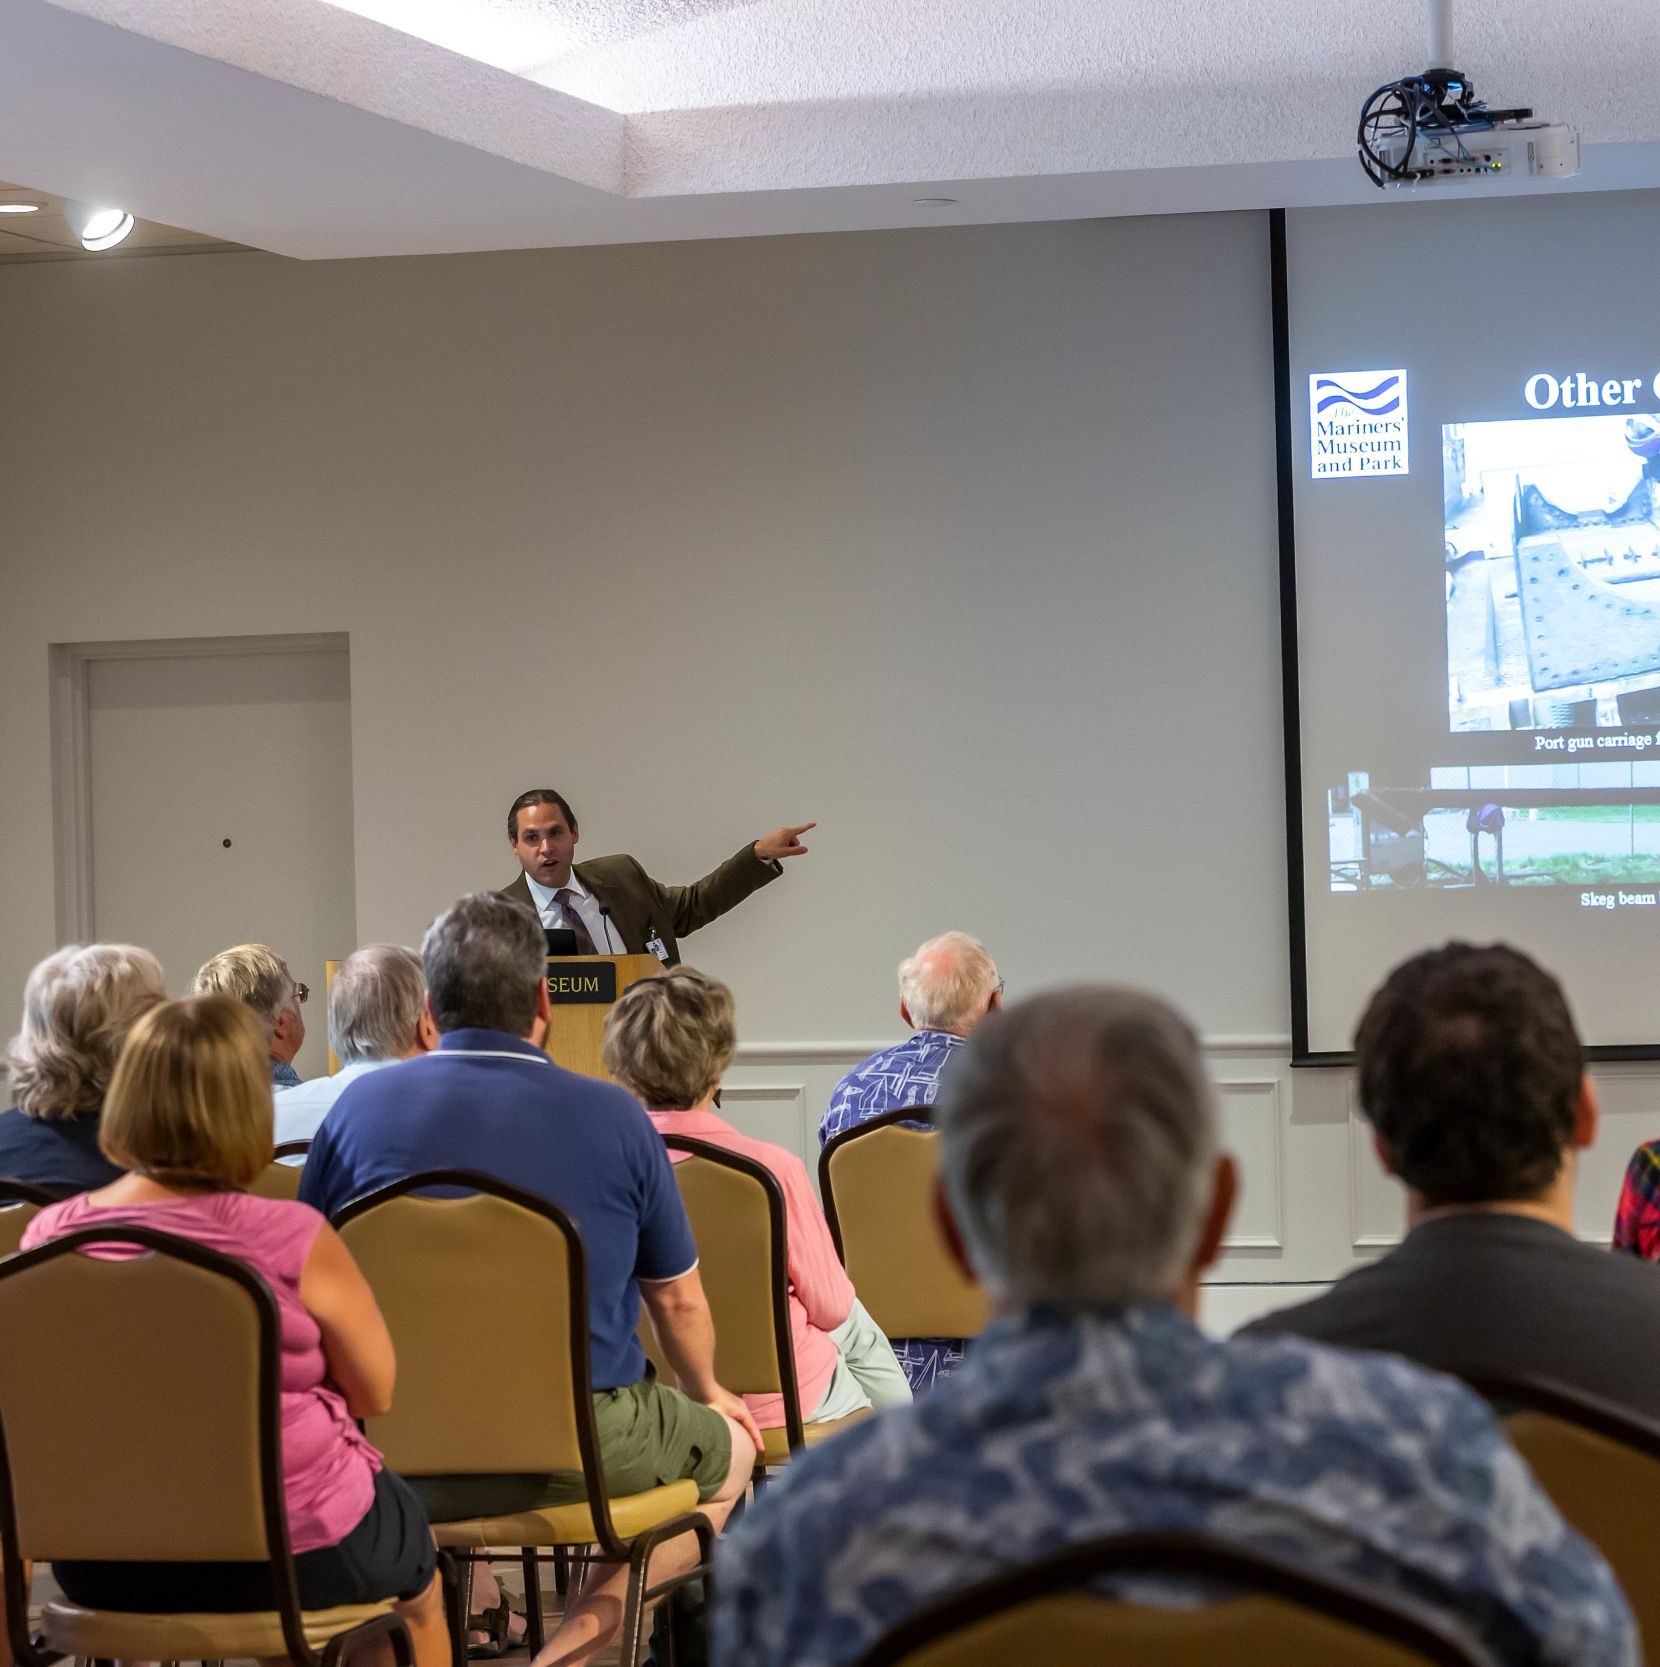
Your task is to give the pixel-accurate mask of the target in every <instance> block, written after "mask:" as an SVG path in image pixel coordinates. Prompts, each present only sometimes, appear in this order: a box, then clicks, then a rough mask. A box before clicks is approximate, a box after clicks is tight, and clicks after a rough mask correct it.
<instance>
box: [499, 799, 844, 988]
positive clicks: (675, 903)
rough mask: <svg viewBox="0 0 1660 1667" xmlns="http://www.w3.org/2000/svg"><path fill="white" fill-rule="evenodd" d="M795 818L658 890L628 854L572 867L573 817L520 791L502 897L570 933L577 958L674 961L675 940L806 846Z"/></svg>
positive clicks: (563, 806)
mask: <svg viewBox="0 0 1660 1667" xmlns="http://www.w3.org/2000/svg"><path fill="white" fill-rule="evenodd" d="M816 826H817V824H816V823H813V822H802V823H799V824H797V825H796V826H794V827H783V828H775V829H774V830H773V831H772V832H771V833H769V834H767V835H766V836H765V837H764V838H762V839H758V840H756V841H755V842H754V844H752V845H746V846H744V848H743V849H742V850H741V851H739V852H738V853H737V854H736V855H735V856H732V857H728V858H727V860H726V861H725V862H723V863H722V864H721V865H720V867H719V868H717V869H715V870H714V872H713V873H710V874H705V875H704V876H703V878H702V879H701V880H698V881H695V882H694V883H693V884H691V885H689V886H665V885H662V884H661V883H660V882H658V881H656V880H654V879H652V877H651V876H650V875H649V874H648V873H646V871H645V870H644V869H643V868H642V867H641V866H640V865H639V863H638V862H636V861H635V860H634V858H633V857H627V856H617V857H595V858H594V859H593V861H591V862H581V863H574V864H573V862H572V858H573V857H574V855H575V853H576V841H577V826H576V813H575V812H574V811H573V810H572V809H571V807H570V803H569V801H568V800H566V799H565V797H564V796H563V795H562V794H559V793H556V792H555V791H554V790H553V789H552V788H551V787H535V788H532V789H531V790H530V792H528V793H521V794H520V795H519V796H518V798H516V799H515V800H514V801H513V804H512V807H511V808H510V809H509V811H508V813H507V843H508V844H509V845H511V846H512V847H513V854H514V856H516V857H517V858H518V859H519V869H520V872H519V877H518V878H517V879H516V880H514V881H513V883H512V884H511V885H508V886H503V887H502V891H501V895H502V896H503V897H511V898H513V899H514V900H515V901H516V902H519V903H524V904H526V905H527V906H528V907H529V909H530V911H531V913H532V914H534V915H536V916H537V917H538V918H539V919H540V920H541V922H542V925H543V926H544V927H552V928H559V927H565V928H568V929H569V930H571V931H572V932H574V933H575V934H576V945H577V953H578V954H582V955H591V954H600V955H641V954H645V953H647V952H649V953H651V954H654V955H656V956H657V957H658V958H659V959H660V960H662V961H664V962H666V963H667V964H668V965H670V966H673V965H674V964H675V963H676V962H677V961H679V959H680V946H679V940H680V939H681V938H683V937H684V936H685V935H686V934H687V933H688V932H695V931H696V930H697V929H698V928H699V927H700V926H707V925H708V924H709V922H710V921H712V920H716V919H718V918H719V917H720V916H721V915H723V914H725V913H726V911H727V910H728V909H734V908H736V907H737V906H738V904H740V903H741V902H743V900H744V899H745V898H746V897H748V896H749V894H750V893H751V892H754V891H759V890H760V889H761V887H762V886H764V885H766V884H767V883H768V881H770V880H774V879H776V878H777V877H778V875H779V873H780V872H781V865H782V863H783V860H784V859H785V858H786V857H799V856H801V855H802V854H803V853H804V852H805V851H806V849H807V847H806V846H805V845H803V844H802V843H801V836H802V834H804V833H806V832H807V831H808V830H809V829H810V828H813V827H816Z"/></svg>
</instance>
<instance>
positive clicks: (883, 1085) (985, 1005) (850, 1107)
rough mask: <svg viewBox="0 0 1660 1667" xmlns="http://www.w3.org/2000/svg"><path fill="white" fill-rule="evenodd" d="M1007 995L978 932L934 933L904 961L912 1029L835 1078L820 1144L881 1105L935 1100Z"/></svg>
mask: <svg viewBox="0 0 1660 1667" xmlns="http://www.w3.org/2000/svg"><path fill="white" fill-rule="evenodd" d="M1002 1000H1003V980H1002V979H1001V978H999V977H998V976H997V968H996V966H995V964H994V963H993V961H992V958H991V956H990V955H988V954H987V953H986V946H985V945H984V944H983V943H981V942H980V941H979V939H978V938H971V937H970V936H969V935H968V934H967V933H966V932H946V933H944V934H943V935H942V936H940V937H937V938H930V939H929V940H928V941H927V943H925V944H923V945H922V947H921V948H920V949H918V950H917V952H916V954H914V955H912V956H910V957H909V958H908V959H906V960H903V961H901V962H900V963H899V1017H900V1018H901V1019H902V1020H903V1021H904V1022H905V1024H906V1025H907V1026H909V1028H910V1031H911V1034H910V1035H909V1036H907V1037H906V1038H905V1040H904V1041H903V1042H896V1043H895V1044H894V1045H893V1046H892V1047H891V1048H883V1049H882V1051H881V1052H880V1053H873V1054H872V1055H871V1056H870V1058H869V1059H865V1060H861V1061H860V1062H859V1064H857V1065H855V1066H854V1067H853V1069H852V1070H851V1071H849V1072H848V1073H847V1075H846V1076H845V1077H843V1078H842V1080H841V1081H840V1082H838V1083H837V1084H836V1088H835V1092H834V1093H833V1094H831V1096H830V1106H829V1109H828V1110H827V1111H826V1112H825V1114H824V1116H823V1117H822V1118H821V1119H820V1121H819V1126H818V1141H819V1145H820V1146H825V1145H828V1144H829V1142H830V1141H832V1140H834V1139H835V1137H836V1136H837V1135H839V1134H845V1133H846V1131H847V1130H849V1129H851V1128H852V1127H853V1126H854V1125H855V1124H857V1123H866V1122H869V1120H870V1119H871V1118H872V1117H880V1116H881V1115H882V1114H883V1113H884V1112H889V1111H900V1110H902V1109H903V1108H904V1107H906V1106H931V1105H932V1104H933V1103H934V1099H935V1096H936V1095H937V1094H938V1093H939V1081H940V1072H941V1071H943V1070H944V1069H945V1067H946V1065H947V1064H948V1063H949V1061H950V1059H951V1056H952V1055H953V1054H954V1053H956V1051H957V1050H958V1049H959V1048H960V1047H961V1046H962V1045H963V1043H964V1042H965V1041H966V1040H967V1039H968V1037H969V1036H970V1035H971V1034H972V1032H973V1030H974V1027H975V1026H976V1025H977V1024H979V1022H980V1021H981V1020H982V1019H983V1018H984V1017H985V1016H986V1015H987V1014H988V1013H993V1012H995V1011H996V1010H997V1008H998V1007H999V1006H1000V1005H1001V1004H1002ZM915 1126H916V1127H917V1128H924V1127H926V1124H924V1123H918V1124H916V1125H915Z"/></svg>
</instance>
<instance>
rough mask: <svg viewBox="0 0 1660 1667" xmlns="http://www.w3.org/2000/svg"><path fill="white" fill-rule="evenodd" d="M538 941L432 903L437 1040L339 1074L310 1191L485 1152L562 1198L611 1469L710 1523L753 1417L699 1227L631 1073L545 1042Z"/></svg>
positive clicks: (542, 1481) (623, 1483)
mask: <svg viewBox="0 0 1660 1667" xmlns="http://www.w3.org/2000/svg"><path fill="white" fill-rule="evenodd" d="M545 956H546V947H545V944H544V941H543V935H542V928H541V924H540V923H539V922H538V920H537V919H536V917H535V915H534V914H532V913H531V911H530V910H529V909H527V908H525V907H524V905H523V904H521V903H517V902H514V901H512V900H510V899H508V898H505V897H501V896H499V895H497V894H495V893H493V892H475V893H473V894H472V895H471V896H469V897H464V898H462V899H461V901H460V902H459V903H457V904H455V906H454V907H453V908H451V909H449V910H448V911H446V912H445V913H444V914H442V915H440V916H439V917H438V919H437V920H435V921H434V922H433V923H432V926H431V927H430V928H429V929H428V931H427V935H426V937H425V939H424V940H423V942H422V944H421V959H422V962H423V964H424V966H425V970H426V979H427V1004H428V1008H429V1010H430V1012H431V1014H432V1018H433V1022H434V1023H435V1024H436V1025H437V1027H438V1031H439V1038H440V1039H439V1043H438V1048H437V1050H436V1051H435V1052H433V1053H429V1054H425V1055H422V1056H420V1057H418V1058H415V1059H408V1060H404V1061H402V1062H400V1063H398V1064H396V1065H388V1066H387V1067H386V1068H385V1069H384V1070H380V1071H376V1072H374V1073H373V1074H372V1075H369V1076H364V1077H360V1078H359V1079H358V1080H357V1081H356V1082H353V1083H352V1084H351V1085H350V1086H349V1087H347V1088H346V1089H345V1091H344V1092H343V1093H342V1094H341V1096H340V1098H339V1099H338V1100H337V1101H336V1102H335V1104H334V1107H333V1109H332V1110H331V1111H330V1112H329V1114H328V1116H327V1118H325V1119H324V1122H323V1125H322V1127H321V1128H320V1129H319V1130H318V1131H317V1135H316V1138H315V1139H314V1140H313V1142H312V1145H311V1151H310V1152H309V1154H308V1155H307V1158H306V1165H305V1170H304V1175H303V1179H302V1181H301V1184H300V1198H301V1200H302V1202H304V1203H308V1204H312V1205H315V1206H316V1208H317V1209H319V1210H321V1211H322V1212H323V1213H324V1214H325V1215H328V1214H332V1213H333V1212H334V1211H336V1210H338V1209H339V1208H340V1207H341V1206H342V1205H343V1204H346V1203H347V1202H349V1201H350V1200H351V1199H353V1198H356V1197H358V1196H359V1195H360V1194H362V1193H365V1192H368V1191H371V1190H372V1189H373V1188H375V1187H378V1186H384V1185H385V1184H386V1183H387V1182H389V1181H394V1180H398V1179H400V1178H401V1177H403V1176H405V1175H412V1174H415V1173H418V1172H419V1171H421V1170H424V1169H451V1168H454V1169H475V1170H479V1171H481V1172H482V1173H484V1174H486V1175H495V1176H498V1177H499V1178H500V1179H501V1180H503V1181H506V1182H509V1183H510V1184H512V1185H513V1186H516V1187H519V1188H521V1189H523V1190H524V1191H526V1192H530V1193H534V1194H536V1195H537V1196H539V1197H542V1198H545V1199H547V1200H548V1201H549V1202H550V1203H553V1204H557V1205H558V1206H559V1207H560V1208H561V1209H562V1210H564V1211H566V1212H567V1213H568V1214H569V1215H570V1216H571V1217H572V1218H573V1219H574V1220H575V1222H576V1224H577V1227H578V1228H579V1229H580V1230H581V1233H582V1239H583V1244H584V1245H585V1247H586V1249H587V1252H588V1324H589V1336H590V1348H591V1359H592V1371H593V1388H594V1408H595V1414H596V1419H597V1422H598V1425H599V1437H600V1458H601V1461H602V1463H603V1465H604V1469H605V1475H606V1480H607V1483H608V1485H609V1487H610V1489H611V1491H612V1492H614V1493H637V1492H642V1491H644V1490H645V1489H647V1488H650V1487H655V1486H658V1485H660V1484H662V1483H666V1482H670V1481H675V1480H678V1479H680V1478H683V1477H689V1478H691V1479H693V1480H695V1481H696V1482H697V1484H698V1494H699V1497H700V1499H701V1500H702V1501H703V1503H702V1506H701V1509H702V1510H703V1511H704V1513H705V1515H707V1516H708V1517H709V1518H710V1520H711V1521H712V1522H713V1523H714V1524H715V1526H716V1527H717V1528H718V1527H719V1526H720V1525H721V1523H723V1522H724V1521H725V1519H726V1516H727V1514H728V1512H729V1511H730V1510H731V1508H732V1504H733V1502H734V1501H735V1500H736V1499H738V1498H739V1497H740V1496H741V1495H742V1493H743V1491H744V1488H745V1487H746V1485H747V1484H748V1481H749V1476H750V1471H751V1469H752V1467H753V1465H754V1458H755V1452H756V1451H757V1450H758V1449H759V1448H760V1445H761V1438H760V1433H759V1431H757V1430H756V1428H755V1423H754V1420H753V1418H752V1417H751V1416H750V1414H749V1411H748V1409H747V1408H746V1407H745V1406H744V1403H743V1401H742V1400H740V1399H739V1398H738V1397H737V1396H736V1395H733V1394H730V1393H729V1392H728V1391H727V1390H725V1389H723V1388H722V1387H721V1385H720V1384H719V1383H718V1382H717V1381H716V1379H715V1373H714V1355H715V1350H714V1323H713V1321H712V1319H711V1318H710V1314H709V1305H708V1302H707V1300H706V1299H705V1297H704V1295H703V1285H702V1281H701V1279H700V1278H699V1275H698V1271H697V1246H696V1244H695V1243H694V1242H693V1239H692V1232H691V1226H690V1224H689V1223H688V1221H687V1219H686V1212H685V1209H684V1207H683V1206H682V1204H681V1202H680V1192H679V1189H678V1188H677V1187H676V1185H675V1182H674V1174H673V1171H672V1170H671V1168H670V1166H669V1161H668V1154H667V1152H666V1151H665V1149H664V1146H663V1142H662V1140H661V1138H660V1137H659V1136H658V1134H657V1131H656V1130H655V1129H653V1128H652V1126H651V1123H650V1121H649V1120H648V1119H647V1117H646V1114H645V1112H644V1111H643V1110H641V1108H640V1106H639V1105H638V1104H637V1103H636V1102H635V1100H634V1099H633V1098H632V1096H630V1095H629V1094H627V1093H625V1092H624V1091H623V1090H622V1089H621V1088H618V1087H615V1086H614V1085H613V1084H611V1083H605V1082H599V1081H596V1080H595V1079H593V1078H591V1077H584V1076H579V1075H577V1074H576V1073H575V1072H572V1071H566V1070H564V1069H562V1068H561V1067H560V1066H558V1065H556V1064H554V1062H553V1061H552V1060H551V1059H549V1058H548V1056H547V1055H546V1054H545V1053H543V1052H542V1050H541V1046H540V1043H541V1041H542V1038H543V1037H544V1036H545V1035H546V1033H547V1021H548V992H547V984H546V980H545V976H544V968H545ZM642 1300H643V1301H644V1303H645V1306H646V1310H647V1312H648V1313H649V1314H650V1315H651V1320H652V1326H653V1329H654V1330H655V1332H656V1334H657V1338H658V1341H659V1343H660V1344H661V1346H662V1349H663V1354H664V1357H665V1359H666V1360H667V1362H668V1364H669V1366H670V1367H671V1368H672V1369H673V1371H674V1373H675V1376H676V1378H677V1379H678V1381H679V1382H680V1383H681V1384H682V1385H683V1386H684V1387H685V1391H686V1392H685V1393H681V1391H679V1390H675V1389H669V1388H666V1387H665V1386H664V1385H662V1384H661V1383H659V1382H658V1381H657V1380H656V1378H655V1377H653V1376H650V1375H649V1374H648V1370H647V1366H646V1358H645V1351H644V1349H643V1348H642V1347H641V1345H640V1340H639V1337H638V1335H637V1331H636V1328H637V1326H638V1324H639V1316H640V1304H641V1302H642ZM410 1480H411V1485H412V1486H415V1487H416V1489H417V1491H418V1492H420V1493H421V1494H422V1496H423V1498H424V1500H425V1502H426V1505H427V1511H428V1514H429V1516H431V1517H432V1518H433V1519H434V1520H435V1521H446V1520H449V1521H453V1520H456V1519H458V1518H462V1517H471V1516H475V1515H492V1516H499V1515H506V1514H509V1513H511V1512H514V1511H521V1510H533V1509H537V1508H541V1507H545V1506H549V1505H557V1504H567V1503H570V1502H572V1501H573V1500H576V1499H580V1498H581V1497H582V1492H583V1490H582V1479H581V1477H580V1476H568V1475H558V1476H488V1477H477V1476H458V1477H442V1476H439V1477H422V1478H411V1479H410ZM682 1547H683V1548H685V1550H684V1552H683V1553H681V1554H680V1556H677V1551H678V1550H679V1548H682ZM694 1555H695V1547H694V1544H693V1542H692V1541H691V1540H690V1539H686V1538H682V1539H680V1540H675V1541H672V1542H670V1544H669V1545H666V1546H665V1547H664V1548H663V1549H662V1550H661V1551H659V1552H658V1553H656V1554H655V1555H654V1557H653V1560H652V1577H653V1580H654V1581H656V1580H661V1579H664V1578H666V1577H667V1576H668V1575H669V1574H671V1573H673V1572H679V1569H680V1568H681V1567H685V1568H689V1567H690V1566H691V1562H692V1559H693V1557H694ZM681 1557H683V1559H684V1560H683V1562H682V1561H681ZM623 1578H624V1571H623V1570H621V1569H618V1570H616V1571H614V1572H613V1573H612V1574H611V1575H610V1576H608V1577H607V1578H606V1579H604V1580H602V1581H598V1582H593V1583H590V1584H589V1585H588V1586H587V1587H586V1588H585V1589H584V1591H583V1593H582V1594H581V1596H580V1597H579V1598H577V1599H576V1600H575V1601H574V1602H573V1603H572V1604H571V1606H570V1608H569V1609H568V1610H567V1612H566V1615H565V1618H564V1620H563V1622H562V1623H561V1625H560V1627H559V1629H558V1631H557V1632H556V1633H555V1634H554V1635H553V1637H552V1638H551V1639H549V1641H548V1644H547V1647H546V1649H545V1650H544V1652H543V1656H544V1657H545V1658H547V1659H548V1660H555V1659H557V1660H559V1661H570V1662H578V1661H585V1660H587V1659H588V1656H589V1654H590V1653H592V1652H593V1651H596V1650H598V1649H599V1648H600V1647H602V1646H603V1645H604V1644H606V1643H608V1642H609V1641H610V1638H611V1637H612V1636H614V1634H615V1632H616V1630H617V1627H618V1625H619V1623H620V1617H621V1613H622V1596H623Z"/></svg>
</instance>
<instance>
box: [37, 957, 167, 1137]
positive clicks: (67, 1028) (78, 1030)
mask: <svg viewBox="0 0 1660 1667" xmlns="http://www.w3.org/2000/svg"><path fill="white" fill-rule="evenodd" d="M166 999H167V986H166V985H165V984H164V983H163V982H162V974H161V963H160V962H159V961H158V960H157V959H156V958H155V956H154V955H152V954H151V953H150V952H149V950H147V949H139V948H138V947H137V946H136V945H134V944H126V943H95V944H87V945H85V946H82V945H80V944H69V945H67V946H66V947H65V948H63V949H60V950H58V951H57V952H56V954H53V955H48V956H47V957H46V959H45V960H44V961H42V962H41V963H40V965H39V966H37V967H36V968H35V969H34V971H33V972H31V973H30V974H29V982H28V983H27V984H26V985H25V986H24V990H23V1025H22V1028H21V1029H20V1030H19V1031H18V1033H17V1035H16V1036H15V1037H13V1038H12V1041H11V1045H10V1046H9V1047H8V1048H7V1050H6V1070H7V1073H8V1075H9V1076H10V1078H11V1093H12V1102H13V1104H15V1105H16V1107H17V1109H18V1110H19V1111H22V1112H26V1113H27V1114H28V1115H29V1116H30V1117H47V1118H51V1117H68V1116H70V1115H71V1114H72V1113H74V1112H77V1111H95V1110H97V1109H98V1108H99V1107H101V1106H102V1105H103V1103H104V1093H105V1090H106V1089H108V1087H109V1085H110V1078H111V1077H112V1076H113V1075H114V1073H115V1062H116V1060H117V1059H118V1058H119V1057H120V1053H121V1048H122V1044H123V1043H124V1042H125V1041H126V1040H127V1032H128V1031H129V1030H131V1029H132V1027H133V1026H134V1025H135V1024H137V1023H138V1021H139V1020H140V1019H141V1018H142V1017H143V1016H144V1015H145V1014H146V1013H148V1012H149V1011H150V1009H151V1008H152V1007H155V1006H156V1005H157V1004H158V1003H160V1002H162V1001H165V1000H166Z"/></svg>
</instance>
